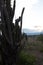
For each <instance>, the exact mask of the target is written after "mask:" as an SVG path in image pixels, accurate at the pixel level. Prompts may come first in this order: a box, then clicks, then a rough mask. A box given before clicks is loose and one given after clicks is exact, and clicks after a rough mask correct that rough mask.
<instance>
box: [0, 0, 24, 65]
mask: <svg viewBox="0 0 43 65" xmlns="http://www.w3.org/2000/svg"><path fill="white" fill-rule="evenodd" d="M10 1H11V0H0V12H1V25H0V26H1V31H2V36H0V37H1V40H0V41H1V55H2V63H3V64H2V65H6V64H7V65H12V64H15V63H16V60H17V57H18V54H19V52H20V49H21V44H20V41H21V28H22V17H23V13H24V8H23V10H22V13H21V16H20V17H19V18H18V19H16V20H15V24H13V17H14V13H15V7H16V6H15V4H16V1H15V0H14V5H13V9H12V8H11V4H10ZM19 22H21V26H20V27H19V25H18V23H19Z"/></svg>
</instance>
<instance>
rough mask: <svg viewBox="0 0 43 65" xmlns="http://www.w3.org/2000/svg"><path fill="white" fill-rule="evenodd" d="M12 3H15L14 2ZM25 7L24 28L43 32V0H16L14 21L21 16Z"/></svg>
mask: <svg viewBox="0 0 43 65" xmlns="http://www.w3.org/2000/svg"><path fill="white" fill-rule="evenodd" d="M11 2H12V3H13V0H12V1H11ZM23 7H25V11H24V16H23V26H22V28H27V29H34V30H37V31H41V30H43V0H16V10H15V17H14V19H16V18H18V17H19V16H20V15H21V11H22V8H23ZM13 22H14V21H13Z"/></svg>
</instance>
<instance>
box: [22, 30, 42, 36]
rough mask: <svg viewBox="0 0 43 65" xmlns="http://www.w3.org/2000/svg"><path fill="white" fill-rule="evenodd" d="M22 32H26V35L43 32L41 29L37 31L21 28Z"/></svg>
mask: <svg viewBox="0 0 43 65" xmlns="http://www.w3.org/2000/svg"><path fill="white" fill-rule="evenodd" d="M22 33H26V34H27V35H40V34H43V31H42V32H38V31H35V30H31V29H22Z"/></svg>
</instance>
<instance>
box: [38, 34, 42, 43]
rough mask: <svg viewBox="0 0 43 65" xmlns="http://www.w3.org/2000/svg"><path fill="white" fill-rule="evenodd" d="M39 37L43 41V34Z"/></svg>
mask: <svg viewBox="0 0 43 65" xmlns="http://www.w3.org/2000/svg"><path fill="white" fill-rule="evenodd" d="M37 39H38V40H39V41H42V42H43V34H41V35H39V36H38V38H37Z"/></svg>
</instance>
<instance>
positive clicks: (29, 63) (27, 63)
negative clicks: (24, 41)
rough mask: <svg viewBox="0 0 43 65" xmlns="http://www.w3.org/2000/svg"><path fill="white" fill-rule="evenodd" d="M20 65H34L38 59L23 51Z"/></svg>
mask: <svg viewBox="0 0 43 65" xmlns="http://www.w3.org/2000/svg"><path fill="white" fill-rule="evenodd" d="M19 57H20V65H34V63H35V61H36V57H35V56H33V55H29V54H28V53H25V52H24V51H22V52H21V53H20V56H19Z"/></svg>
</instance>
